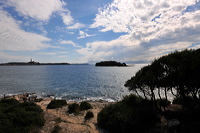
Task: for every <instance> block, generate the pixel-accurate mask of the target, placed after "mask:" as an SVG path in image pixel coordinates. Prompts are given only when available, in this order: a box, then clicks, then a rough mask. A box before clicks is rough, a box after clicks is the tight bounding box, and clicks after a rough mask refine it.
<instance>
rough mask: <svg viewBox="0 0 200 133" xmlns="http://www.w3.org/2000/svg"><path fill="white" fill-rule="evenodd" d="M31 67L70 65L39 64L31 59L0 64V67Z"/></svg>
mask: <svg viewBox="0 0 200 133" xmlns="http://www.w3.org/2000/svg"><path fill="white" fill-rule="evenodd" d="M31 65H70V63H39V62H35V61H33V60H32V59H31V60H30V61H29V62H9V63H2V64H0V66H31Z"/></svg>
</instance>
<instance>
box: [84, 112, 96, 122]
mask: <svg viewBox="0 0 200 133" xmlns="http://www.w3.org/2000/svg"><path fill="white" fill-rule="evenodd" d="M93 117H94V114H93V112H91V111H88V112H87V113H86V115H85V119H86V120H89V119H91V118H93Z"/></svg>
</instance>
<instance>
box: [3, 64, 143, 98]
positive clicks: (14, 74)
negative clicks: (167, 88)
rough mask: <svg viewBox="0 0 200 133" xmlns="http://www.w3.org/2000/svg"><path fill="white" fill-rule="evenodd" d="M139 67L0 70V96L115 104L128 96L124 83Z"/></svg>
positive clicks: (61, 67)
mask: <svg viewBox="0 0 200 133" xmlns="http://www.w3.org/2000/svg"><path fill="white" fill-rule="evenodd" d="M142 66H144V64H137V65H134V66H130V67H95V66H94V65H47V66H0V74H1V75H0V96H3V95H4V94H6V95H9V94H21V93H27V92H31V93H36V94H37V95H39V96H46V95H54V96H55V97H56V98H63V99H66V100H85V99H88V100H99V99H102V100H108V101H113V100H114V101H116V100H120V99H121V98H122V97H123V96H124V95H127V94H129V93H130V92H129V91H128V89H127V88H125V87H124V83H125V82H126V81H127V80H128V79H130V78H131V77H132V76H134V74H135V73H136V72H137V70H139V69H140V68H141V67H142Z"/></svg>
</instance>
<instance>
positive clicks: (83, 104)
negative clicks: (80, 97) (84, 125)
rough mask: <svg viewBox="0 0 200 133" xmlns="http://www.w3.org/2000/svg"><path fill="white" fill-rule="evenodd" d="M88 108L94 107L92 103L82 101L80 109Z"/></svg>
mask: <svg viewBox="0 0 200 133" xmlns="http://www.w3.org/2000/svg"><path fill="white" fill-rule="evenodd" d="M88 109H92V105H91V104H90V103H88V102H86V101H83V102H81V104H80V110H81V111H83V110H88Z"/></svg>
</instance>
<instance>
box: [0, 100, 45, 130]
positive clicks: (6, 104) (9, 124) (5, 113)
mask: <svg viewBox="0 0 200 133" xmlns="http://www.w3.org/2000/svg"><path fill="white" fill-rule="evenodd" d="M44 123H45V120H44V117H43V113H42V109H41V108H40V107H39V106H38V105H36V104H34V103H20V102H18V101H17V100H14V99H4V100H1V101H0V131H1V132H2V133H5V132H12V133H18V132H22V133H28V132H31V131H32V130H35V129H37V128H40V127H42V126H43V125H44Z"/></svg>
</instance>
